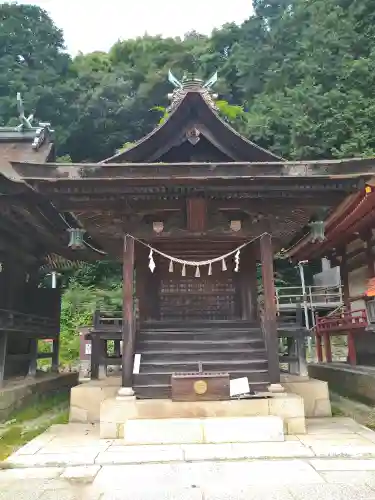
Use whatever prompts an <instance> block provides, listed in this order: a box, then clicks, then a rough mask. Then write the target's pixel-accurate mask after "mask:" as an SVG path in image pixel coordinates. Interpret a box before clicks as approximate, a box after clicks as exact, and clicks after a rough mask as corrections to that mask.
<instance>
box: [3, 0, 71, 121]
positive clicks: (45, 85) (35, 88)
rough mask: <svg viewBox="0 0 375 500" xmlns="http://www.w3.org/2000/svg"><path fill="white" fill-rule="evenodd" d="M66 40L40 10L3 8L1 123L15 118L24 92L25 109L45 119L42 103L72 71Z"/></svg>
mask: <svg viewBox="0 0 375 500" xmlns="http://www.w3.org/2000/svg"><path fill="white" fill-rule="evenodd" d="M63 49H64V40H63V34H62V31H61V30H59V29H58V28H57V27H56V26H55V25H54V23H53V22H52V20H51V19H50V17H49V16H48V14H47V13H46V12H45V11H44V10H43V9H40V8H39V7H36V6H32V5H17V4H13V3H9V4H8V3H3V4H0V120H1V122H2V124H8V123H9V122H10V121H11V120H12V119H14V117H15V116H17V111H16V99H15V98H16V94H17V92H22V94H23V98H24V101H25V107H26V108H27V109H28V110H30V112H35V113H36V115H37V116H39V117H42V116H43V119H44V120H48V119H49V118H50V117H49V116H44V110H43V107H42V106H41V99H42V98H43V96H44V95H45V94H49V93H50V92H51V89H52V88H54V86H55V85H59V84H60V82H61V80H62V79H64V76H65V75H66V74H67V72H68V71H69V65H70V57H69V56H68V55H67V54H65V53H64V52H63Z"/></svg>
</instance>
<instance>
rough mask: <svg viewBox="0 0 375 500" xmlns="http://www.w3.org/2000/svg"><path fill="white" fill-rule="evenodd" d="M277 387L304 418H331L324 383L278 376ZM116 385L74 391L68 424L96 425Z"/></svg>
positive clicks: (99, 383)
mask: <svg viewBox="0 0 375 500" xmlns="http://www.w3.org/2000/svg"><path fill="white" fill-rule="evenodd" d="M281 383H282V385H283V387H284V388H285V390H286V392H287V393H293V394H297V395H299V396H301V397H302V398H303V401H304V407H305V416H306V417H307V418H311V417H330V416H331V403H330V400H329V391H328V384H327V382H323V381H322V380H316V379H312V378H309V377H299V376H296V375H282V379H281ZM120 384H121V379H120V377H114V376H111V377H107V378H104V379H102V380H92V381H88V382H85V383H82V384H80V385H78V386H77V387H74V388H73V389H72V391H71V399H70V421H71V422H81V423H98V422H99V421H100V405H101V403H102V402H103V401H105V400H106V399H108V398H114V397H115V396H116V394H117V391H118V389H119V388H120ZM262 414H264V413H262Z"/></svg>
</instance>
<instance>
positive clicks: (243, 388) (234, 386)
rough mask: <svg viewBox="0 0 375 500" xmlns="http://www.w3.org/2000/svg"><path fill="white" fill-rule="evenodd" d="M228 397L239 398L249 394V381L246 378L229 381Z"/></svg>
mask: <svg viewBox="0 0 375 500" xmlns="http://www.w3.org/2000/svg"><path fill="white" fill-rule="evenodd" d="M229 387H230V395H231V396H241V395H242V394H248V393H249V392H250V386H249V380H248V378H247V377H242V378H235V379H233V380H231V381H230V385H229Z"/></svg>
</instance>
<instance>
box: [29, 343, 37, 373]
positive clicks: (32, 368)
mask: <svg viewBox="0 0 375 500" xmlns="http://www.w3.org/2000/svg"><path fill="white" fill-rule="evenodd" d="M29 352H30V362H29V373H28V374H29V376H30V377H35V375H36V369H37V364H38V339H30V347H29Z"/></svg>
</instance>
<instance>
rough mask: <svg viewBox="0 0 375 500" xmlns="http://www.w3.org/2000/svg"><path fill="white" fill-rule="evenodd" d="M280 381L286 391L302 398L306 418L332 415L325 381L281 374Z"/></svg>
mask: <svg viewBox="0 0 375 500" xmlns="http://www.w3.org/2000/svg"><path fill="white" fill-rule="evenodd" d="M281 383H282V385H283V387H284V388H285V390H286V391H287V392H291V393H293V394H298V395H299V396H301V397H302V398H303V401H304V404H305V416H306V418H314V417H331V416H332V410H331V402H330V399H329V389H328V383H327V382H324V381H323V380H317V379H315V378H309V377H299V376H296V375H282V377H281Z"/></svg>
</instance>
